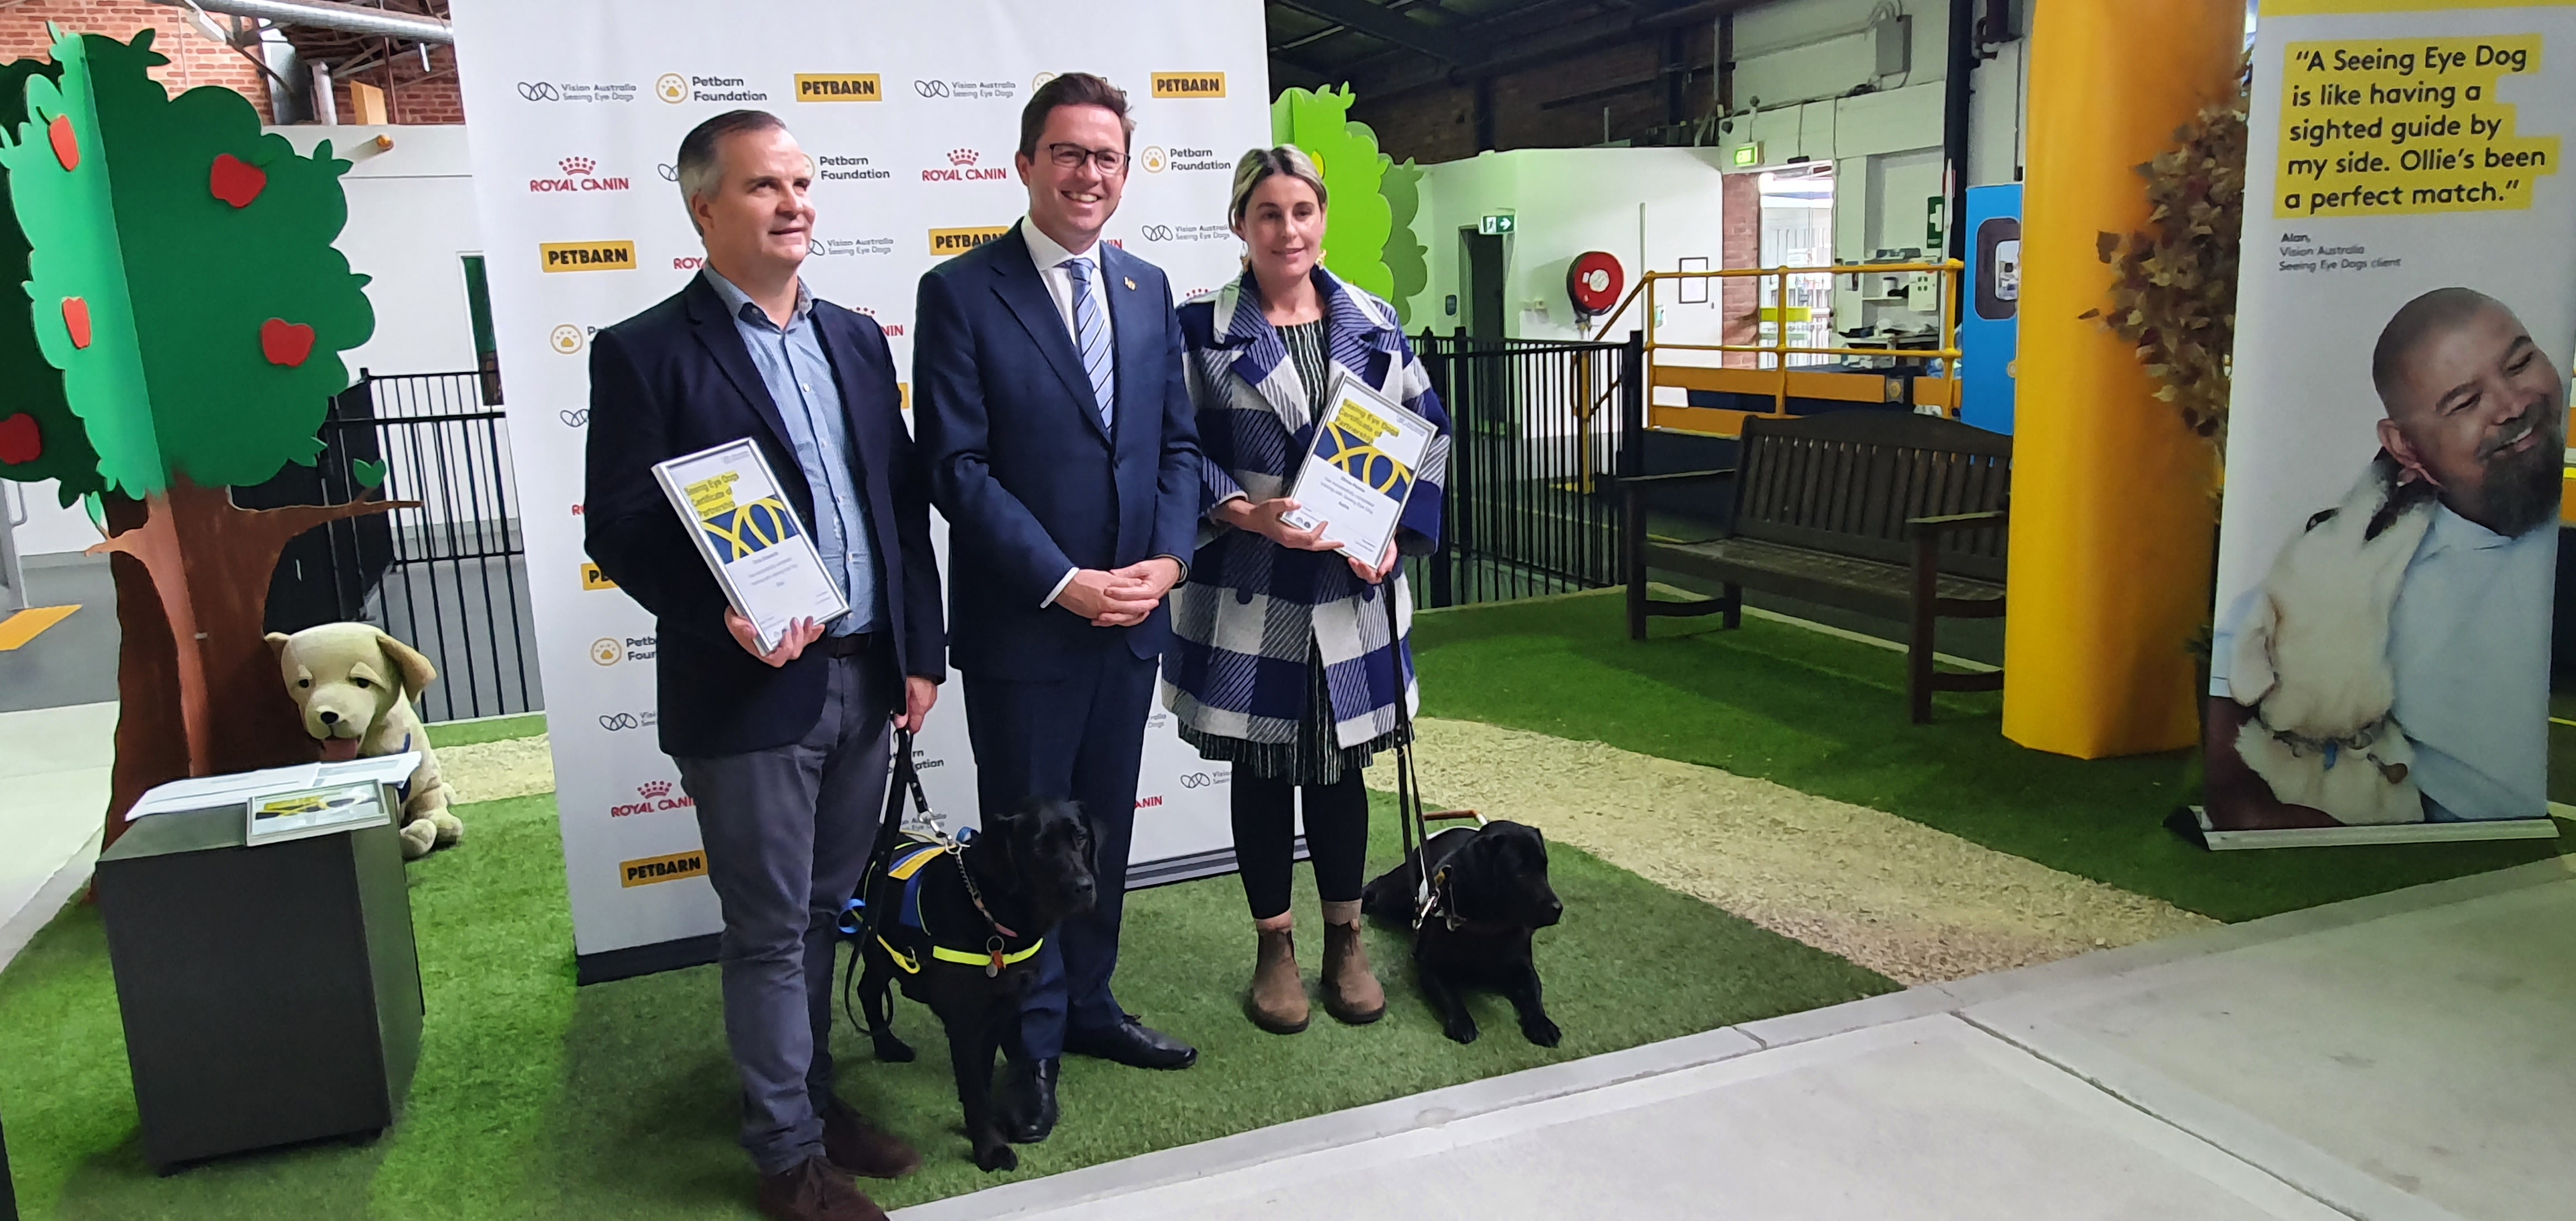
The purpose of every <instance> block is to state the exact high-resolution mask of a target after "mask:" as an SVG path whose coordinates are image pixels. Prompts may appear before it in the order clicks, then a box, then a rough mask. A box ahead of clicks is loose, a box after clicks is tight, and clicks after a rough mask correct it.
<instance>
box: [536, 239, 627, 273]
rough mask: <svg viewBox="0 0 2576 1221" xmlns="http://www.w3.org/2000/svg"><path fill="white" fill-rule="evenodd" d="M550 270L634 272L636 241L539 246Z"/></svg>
mask: <svg viewBox="0 0 2576 1221" xmlns="http://www.w3.org/2000/svg"><path fill="white" fill-rule="evenodd" d="M537 253H538V254H539V255H540V256H542V257H543V258H544V260H545V269H546V270H547V271H550V272H553V271H633V270H635V243H633V242H547V243H545V244H543V245H540V246H538V247H537Z"/></svg>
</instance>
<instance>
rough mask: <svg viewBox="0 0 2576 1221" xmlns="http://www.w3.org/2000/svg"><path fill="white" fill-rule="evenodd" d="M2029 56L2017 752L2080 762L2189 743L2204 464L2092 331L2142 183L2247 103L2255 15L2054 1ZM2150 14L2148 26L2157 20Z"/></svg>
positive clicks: (2014, 629) (2141, 218) (2009, 629)
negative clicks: (2164, 159)
mask: <svg viewBox="0 0 2576 1221" xmlns="http://www.w3.org/2000/svg"><path fill="white" fill-rule="evenodd" d="M2035 9H2036V11H2035V13H2034V18H2033V23H2032V29H2031V46H2030V111H2029V113H2030V127H2029V141H2030V151H2029V167H2028V170H2027V173H2026V178H2025V182H2024V185H2023V187H2022V268H2023V274H2022V298H2021V308H2020V310H2019V311H2018V312H2019V315H2020V325H2021V351H2020V355H2019V357H2018V359H2019V362H2020V363H2019V374H2020V376H2019V385H2020V390H2019V397H2018V400H2017V401H2018V402H2019V403H2020V407H2019V409H2018V412H2017V414H2016V416H2015V420H2014V434H2015V435H2014V438H2013V495H2012V540H2011V555H2012V565H2011V575H2010V579H2009V599H2008V601H2009V606H2010V608H2011V610H2010V614H2009V615H2008V616H2007V617H2006V619H2005V621H2004V724H2003V729H2004V736H2005V737H2008V738H2010V739H2012V740H2013V741H2015V742H2019V743H2021V744H2022V745H2024V746H2028V747H2031V748H2033V749H2037V750H2046V751H2054V752H2057V753H2060V754H2067V755H2074V756H2077V757H2079V758H2087V759H2092V758H2101V757H2104V756H2109V755H2124V754H2139V753H2143V752H2147V751H2159V750H2171V749H2175V748H2178V747H2183V746H2188V745H2191V744H2192V739H2193V737H2194V735H2195V733H2196V730H2197V721H2196V719H2195V716H2194V712H2193V705H2194V693H2193V692H2192V690H2191V687H2192V674H2193V665H2192V660H2191V657H2190V655H2189V653H2188V652H2187V651H2186V645H2187V642H2188V641H2189V639H2190V638H2191V636H2192V634H2193V632H2194V631H2195V630H2196V629H2197V628H2198V627H2199V626H2200V624H2201V623H2202V622H2203V620H2204V618H2205V616H2207V614H2208V613H2209V598H2210V591H2209V566H2210V546H2211V543H2212V528H2211V519H2210V504H2209V490H2210V483H2211V480H2212V479H2213V478H2214V476H2215V471H2214V469H2213V464H2212V462H2211V460H2210V457H2209V453H2208V450H2207V449H2206V448H2205V447H2204V445H2203V444H2202V442H2201V441H2200V440H2199V439H2198V438H2196V437H2194V436H2192V435H2191V434H2190V433H2189V432H2187V431H2185V430H2184V428H2183V426H2182V424H2181V422H2180V420H2179V418H2178V417H2177V416H2176V415H2175V413H2174V410H2173V409H2172V408H2171V407H2170V406H2168V405H2166V404H2165V403H2163V402H2160V401H2158V400H2157V399H2156V398H2155V397H2154V395H2153V387H2152V386H2151V384H2150V383H2149V382H2148V380H2147V376H2146V374H2145V372H2144V371H2143V370H2142V369H2141V368H2140V366H2139V364H2138V359H2137V356H2136V355H2135V354H2134V352H2133V351H2132V350H2131V349H2130V347H2129V346H2128V345H2126V344H2123V343H2121V342H2120V341H2119V340H2118V339H2117V338H2115V337H2114V336H2112V335H2111V334H2110V333H2109V332H2108V331H2105V330H2103V329H2102V328H2101V325H2100V324H2099V323H2098V322H2097V321H2093V320H2088V319H2084V318H2081V317H2079V315H2081V314H2083V313H2084V312H2085V311H2087V310H2090V309H2093V308H2095V307H2097V306H2107V305H2108V304H2109V286H2110V269H2109V268H2107V267H2104V266H2103V265H2102V262H2101V260H2100V258H2099V256H2098V255H2097V254H2096V248H2095V241H2096V238H2097V237H2098V236H2099V235H2100V234H2102V233H2105V232H2111V233H2126V232H2129V231H2130V230H2132V229H2137V228H2140V227H2143V226H2144V225H2145V223H2146V220H2147V203H2146V193H2145V184H2144V182H2143V181H2142V180H2140V179H2139V177H2138V175H2137V173H2136V172H2135V170H2134V169H2132V167H2134V166H2136V165H2138V164H2139V163H2141V162H2144V161H2146V160H2148V159H2150V158H2152V157H2154V156H2155V155H2156V154H2158V153H2160V152H2163V151H2165V150H2166V149H2167V148H2169V147H2170V146H2171V145H2172V144H2173V132H2174V129H2175V128H2176V127H2178V126H2180V125H2181V124H2182V123H2183V122H2184V121H2185V120H2187V119H2189V118H2190V117H2191V115H2192V114H2193V113H2194V112H2195V111H2197V110H2198V109H2199V108H2200V107H2201V106H2203V105H2205V104H2207V103H2209V102H2212V101H2216V100H2218V99H2220V98H2223V97H2226V96H2228V95H2229V94H2230V93H2231V92H2233V90H2234V88H2235V76H2236V67H2237V61H2238V56H2239V55H2240V54H2241V51H2242V48H2243V46H2244V41H2245V3H2244V0H2158V2H2157V3H2155V4H2152V5H2142V4H2138V3H2135V2H2134V0H2048V3H2046V4H2041V5H2037V6H2035ZM2150 10H2152V11H2150Z"/></svg>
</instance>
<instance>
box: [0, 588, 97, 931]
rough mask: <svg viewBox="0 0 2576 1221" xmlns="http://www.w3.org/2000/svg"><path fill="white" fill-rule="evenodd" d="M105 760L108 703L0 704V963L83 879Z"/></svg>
mask: <svg viewBox="0 0 2576 1221" xmlns="http://www.w3.org/2000/svg"><path fill="white" fill-rule="evenodd" d="M81 613H82V614H87V613H89V612H88V611H86V610H83V611H82V612H81ZM79 617H80V616H79V615H74V616H72V618H73V619H78V618H79ZM70 622H71V620H65V621H64V623H65V624H66V625H68V624H69V623H70ZM109 622H110V623H111V624H113V623H114V622H115V620H114V619H113V618H111V619H110V620H109ZM54 630H55V631H59V630H61V628H59V627H57V628H56V629H54ZM52 634H53V633H52V632H47V633H46V634H45V636H39V637H37V638H36V640H35V642H34V644H35V645H42V644H43V643H45V641H46V638H47V637H50V636H51V635H52ZM30 647H33V646H32V645H31V646H30ZM0 656H6V654H0ZM115 760H116V705H115V703H114V702H108V703H95V704H74V705H71V706H69V707H62V708H45V709H34V710H26V711H18V712H0V967H5V966H7V965H8V964H9V960H10V959H12V958H14V957H16V956H17V953H18V951H19V950H20V949H23V948H25V946H26V944H27V939H28V938H30V937H33V936H35V935H36V930H37V929H40V928H43V927H44V926H45V922H46V921H48V920H51V919H53V917H54V913H56V912H58V911H61V910H62V906H63V904H64V903H65V902H68V901H69V900H70V899H71V897H72V893H73V892H74V891H76V890H77V889H79V887H80V884H81V883H82V882H85V881H87V880H88V879H89V864H90V862H91V861H93V860H95V859H97V856H98V840H99V832H100V829H101V825H102V820H103V819H104V818H105V817H106V814H107V787H108V772H109V769H110V766H111V765H112V764H113V763H114V762H115Z"/></svg>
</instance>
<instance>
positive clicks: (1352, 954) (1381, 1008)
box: [1324, 903, 1386, 1026]
mask: <svg viewBox="0 0 2576 1221" xmlns="http://www.w3.org/2000/svg"><path fill="white" fill-rule="evenodd" d="M1358 908H1359V904H1357V903H1327V904H1325V905H1324V1012H1326V1013H1329V1014H1332V1015H1333V1017H1334V1018H1335V1019H1336V1020H1338V1021H1341V1022H1345V1023H1348V1024H1350V1025H1353V1026H1365V1025H1367V1024H1369V1023H1370V1022H1374V1021H1376V1020H1378V1019H1379V1018H1381V1017H1384V1016H1386V989H1385V988H1383V987H1380V986H1379V984H1378V982H1377V975H1376V973H1375V972H1372V971H1370V970H1369V960H1368V946H1367V945H1365V944H1363V943H1362V942H1361V940H1360V918H1359V917H1360V914H1359V911H1358Z"/></svg>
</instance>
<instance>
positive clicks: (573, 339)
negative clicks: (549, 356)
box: [546, 322, 590, 356]
mask: <svg viewBox="0 0 2576 1221" xmlns="http://www.w3.org/2000/svg"><path fill="white" fill-rule="evenodd" d="M546 346H547V347H549V348H553V349H554V350H555V351H556V352H557V353H559V354H561V355H564V356H579V355H581V350H582V349H583V348H585V347H588V346H590V332H588V331H586V330H583V329H582V328H580V327H577V326H574V325H573V324H571V323H569V322H567V323H564V324H563V325H561V326H558V327H556V328H555V329H553V330H551V331H548V332H546Z"/></svg>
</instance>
